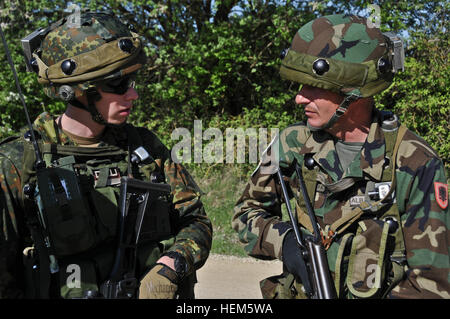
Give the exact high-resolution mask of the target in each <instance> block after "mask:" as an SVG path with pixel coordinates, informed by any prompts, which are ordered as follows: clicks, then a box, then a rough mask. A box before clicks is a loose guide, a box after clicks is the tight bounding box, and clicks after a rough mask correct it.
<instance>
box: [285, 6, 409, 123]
mask: <svg viewBox="0 0 450 319" xmlns="http://www.w3.org/2000/svg"><path fill="white" fill-rule="evenodd" d="M403 60H404V51H403V43H402V41H401V39H400V38H399V37H397V36H396V35H395V34H394V33H391V32H388V33H382V32H381V31H380V30H379V29H378V28H376V27H375V26H374V24H373V23H371V21H370V20H368V19H365V18H362V17H358V16H355V15H345V14H337V15H329V16H323V17H320V18H317V19H315V20H312V21H310V22H308V23H307V24H305V25H304V26H303V27H301V28H300V29H299V30H298V31H297V33H296V34H295V36H294V39H293V40H292V43H291V46H290V48H289V49H287V50H285V51H284V52H283V54H282V63H281V67H280V75H281V77H282V78H284V79H287V80H291V81H294V82H297V83H301V84H306V85H311V86H314V87H318V88H322V89H326V90H330V91H333V92H336V93H339V94H342V95H343V96H344V97H345V98H344V100H343V102H342V103H341V105H339V107H338V109H337V110H336V113H335V114H334V116H333V117H332V118H331V119H330V121H329V122H328V123H327V124H326V125H325V126H323V127H321V128H317V129H323V128H329V127H331V126H332V125H333V124H334V123H335V122H336V120H337V119H338V118H339V117H340V116H342V115H343V114H344V113H345V111H346V110H347V108H348V106H349V105H350V103H351V102H352V101H355V100H356V99H358V98H363V97H370V96H373V95H375V94H377V93H379V92H381V91H383V90H385V89H386V88H388V87H389V86H390V84H391V83H392V79H393V76H394V74H395V73H396V72H397V71H398V70H403Z"/></svg>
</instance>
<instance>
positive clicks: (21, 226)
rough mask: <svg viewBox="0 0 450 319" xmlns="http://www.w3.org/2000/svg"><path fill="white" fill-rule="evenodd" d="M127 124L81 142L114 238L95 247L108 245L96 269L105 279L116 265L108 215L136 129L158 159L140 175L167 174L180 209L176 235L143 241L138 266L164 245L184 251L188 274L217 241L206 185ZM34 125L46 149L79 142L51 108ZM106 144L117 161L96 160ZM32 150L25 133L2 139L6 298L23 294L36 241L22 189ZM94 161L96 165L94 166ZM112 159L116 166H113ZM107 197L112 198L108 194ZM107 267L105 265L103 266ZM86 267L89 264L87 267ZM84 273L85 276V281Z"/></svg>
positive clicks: (0, 259)
mask: <svg viewBox="0 0 450 319" xmlns="http://www.w3.org/2000/svg"><path fill="white" fill-rule="evenodd" d="M126 126H127V128H128V129H125V128H120V129H117V128H107V129H106V131H105V133H104V134H103V136H102V138H101V141H100V144H99V145H98V146H97V147H96V148H95V149H94V150H92V148H91V150H87V148H86V147H80V148H79V149H80V150H82V149H84V151H85V152H90V153H89V154H92V156H91V157H92V160H90V161H87V162H86V163H88V164H89V165H91V166H89V165H87V166H86V167H84V168H82V169H84V171H83V172H89V173H93V172H94V171H95V169H94V168H96V167H97V168H98V170H96V171H95V172H96V173H95V174H94V175H95V176H87V178H86V180H92V181H93V180H95V187H93V189H92V191H91V193H92V194H96V193H97V191H98V194H97V195H95V196H92V197H90V199H89V200H87V201H89V202H90V205H91V204H92V205H93V206H95V207H96V211H97V213H96V214H98V215H100V219H101V220H102V223H103V226H102V231H101V236H103V237H102V238H109V239H110V241H109V242H107V244H106V246H101V245H100V246H101V247H103V248H102V249H99V248H98V247H97V246H98V245H97V246H96V247H97V248H95V249H96V250H95V249H94V251H97V252H99V250H103V251H102V253H99V254H98V255H99V256H100V255H101V254H103V255H105V256H106V257H104V256H103V257H99V258H98V259H95V258H97V256H96V257H92V259H95V263H96V265H95V267H94V268H95V271H94V272H96V273H97V275H98V274H99V273H102V272H103V274H100V275H99V277H102V278H101V279H100V280H104V279H105V275H107V274H108V273H109V271H110V269H111V265H109V266H108V265H106V266H105V264H108V263H110V262H111V261H112V259H111V258H112V257H111V256H113V255H114V253H115V249H116V248H115V245H114V244H112V243H114V241H111V238H113V237H114V236H115V235H114V230H115V229H116V228H117V219H116V218H115V217H113V216H112V215H111V216H109V215H110V213H112V212H114V211H116V208H115V206H114V205H117V204H114V205H113V204H112V202H111V201H115V200H116V199H115V197H117V190H116V189H117V181H118V176H126V175H127V168H128V166H127V162H126V160H125V159H124V158H125V157H126V154H127V146H128V144H129V143H130V142H129V141H130V140H131V139H129V138H128V134H129V133H127V132H130V131H132V132H135V134H137V135H136V136H137V138H133V139H134V141H135V142H136V139H140V140H141V141H142V143H143V146H144V147H145V149H146V150H147V151H148V153H149V154H150V155H151V156H152V157H153V159H154V161H152V162H151V163H150V164H146V165H143V166H142V167H139V171H138V172H134V175H135V178H140V179H143V180H149V181H153V179H154V178H155V176H156V177H157V179H158V180H159V182H160V181H161V180H162V181H163V182H166V183H167V184H168V185H170V186H171V195H172V203H173V207H174V208H175V211H176V212H177V218H176V223H177V224H176V225H173V226H174V227H173V228H172V229H174V232H175V233H174V236H172V237H171V238H169V239H166V240H164V241H163V242H159V243H156V244H146V246H145V245H144V246H142V247H143V251H144V252H145V255H142V256H141V255H139V256H138V259H139V258H141V259H142V260H139V261H138V263H139V269H140V271H141V272H142V273H141V275H142V274H145V272H146V269H147V271H148V268H149V267H151V263H154V262H155V261H156V259H158V257H159V255H160V254H161V253H163V252H164V251H177V252H179V253H181V254H182V255H183V256H184V257H185V259H186V261H187V264H188V274H192V273H194V272H195V271H196V270H197V269H199V268H200V267H201V266H203V264H204V263H205V261H206V259H207V257H208V255H209V251H210V248H211V241H212V226H211V222H210V220H209V218H208V217H207V215H206V213H205V210H204V207H203V205H202V202H201V200H200V196H201V191H200V189H199V187H198V186H197V184H196V183H195V181H194V180H193V179H192V177H191V176H190V175H189V173H188V172H187V170H186V169H185V168H184V167H183V166H182V165H180V164H177V163H175V162H174V161H172V159H171V154H170V151H169V150H168V149H167V148H166V147H165V146H164V145H163V144H162V143H161V142H160V141H159V139H158V138H157V137H156V136H155V135H154V134H153V133H152V132H150V131H149V130H147V129H143V128H136V127H133V128H132V127H131V125H129V124H127V125H126ZM34 128H35V130H36V132H37V135H38V137H39V138H38V140H39V143H42V148H43V149H44V150H45V149H47V150H49V149H51V148H52V147H47V148H46V145H47V146H50V145H60V146H63V147H67V148H66V149H65V150H74V152H76V150H77V149H78V148H77V145H75V143H74V142H73V141H72V140H70V139H69V137H68V136H66V135H65V134H64V133H63V132H62V131H61V130H59V129H58V128H57V125H56V124H55V118H54V117H52V116H50V115H49V114H47V113H43V114H41V115H40V116H39V117H38V118H37V119H36V120H35V122H34ZM131 128H132V130H131ZM58 147H59V146H58ZM27 150H28V152H27ZM105 150H108V151H111V152H113V153H114V154H115V155H114V156H111V158H112V160H111V161H109V162H111V163H112V164H111V163H110V164H105V163H106V162H108V161H105V158H104V157H103V159H102V160H99V161H97V162H96V161H95V157H96V155H95V154H96V152H97V151H98V152H99V154H100V152H105ZM24 153H25V154H28V155H26V157H28V158H25V159H23V157H24V155H23V154H24ZM30 154H31V155H30ZM32 154H33V151H32V146H31V143H30V142H27V141H25V140H24V139H23V137H20V138H17V139H15V140H12V141H9V142H7V143H3V144H2V145H0V168H1V171H0V186H1V187H0V225H1V227H2V229H1V231H0V249H1V250H0V297H1V298H16V297H23V296H24V287H25V278H24V273H25V272H24V265H23V263H22V258H23V256H22V255H23V254H22V252H23V250H24V249H26V248H27V247H31V246H32V244H33V243H32V240H31V238H30V234H29V231H28V229H27V227H26V225H25V223H26V220H25V218H24V217H25V214H24V205H23V204H24V201H23V200H22V198H23V194H22V189H23V186H24V185H25V184H26V183H28V182H29V181H32V180H33V179H34V178H35V176H34V169H33V167H32V164H33V163H34V158H33V157H32ZM47 155H48V154H47ZM85 155H86V154H85ZM44 156H45V155H44ZM52 156H53V155H52ZM30 157H31V158H30ZM109 162H108V163H109ZM92 165H94V166H95V165H97V166H95V167H94V166H92ZM108 165H109V166H111V165H115V166H114V167H113V168H111V167H109V166H108ZM82 166H83V165H82ZM102 171H103V172H104V171H106V175H105V176H104V178H101V175H102ZM87 175H89V174H87ZM91 175H92V174H91ZM136 176H139V177H136ZM100 184H103V185H100ZM113 186H114V187H113ZM111 189H113V191H111ZM114 194H116V195H114ZM105 198H107V199H108V198H109V200H107V199H105ZM25 203H26V200H25ZM27 213H30V212H27ZM34 213H35V212H34ZM144 221H145V220H144ZM144 224H145V222H144ZM143 227H144V226H143ZM81 240H82V239H81V237H80V241H81ZM106 247H110V248H106ZM106 251H108V252H106ZM138 253H139V252H138ZM83 254H86V253H83ZM94 254H95V253H94ZM107 255H108V256H107ZM69 257H70V256H69ZM63 260H64V259H63ZM70 262H71V263H76V264H77V263H78V260H73V259H72V260H71V261H70ZM61 265H64V262H63V261H61V264H60V266H61ZM80 265H84V264H83V262H80ZM89 267H90V266H89ZM102 267H103V268H104V270H101V269H102ZM94 268H93V269H94ZM60 269H61V267H60ZM82 271H83V269H82ZM87 272H88V271H87V270H86V271H85V273H87ZM60 273H63V271H60ZM83 279H84V278H83V277H82V281H83ZM63 280H65V279H64V278H63V279H61V280H60V281H61V282H63ZM86 281H87V282H86V283H84V282H82V283H81V286H82V287H81V288H82V289H96V287H94V288H93V286H95V285H96V283H95V279H92V278H91V277H89V278H87V279H86ZM61 295H62V296H63V297H67V298H71V297H80V295H79V293H78V292H76V291H75V292H74V291H73V289H69V288H68V287H65V286H64V285H61ZM81 296H82V295H81Z"/></svg>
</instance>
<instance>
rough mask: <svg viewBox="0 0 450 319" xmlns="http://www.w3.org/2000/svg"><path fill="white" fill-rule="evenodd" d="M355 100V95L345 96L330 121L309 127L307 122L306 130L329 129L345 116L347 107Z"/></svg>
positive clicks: (357, 97) (356, 97)
mask: <svg viewBox="0 0 450 319" xmlns="http://www.w3.org/2000/svg"><path fill="white" fill-rule="evenodd" d="M357 99H359V96H357V95H354V94H352V95H347V96H346V97H345V98H344V100H343V101H342V102H341V104H339V106H338V108H337V109H336V111H335V112H334V114H333V116H332V117H331V118H330V120H329V121H328V122H327V123H325V124H324V125H322V126H319V127H317V126H311V125H310V124H309V122H306V125H307V126H308V128H309V129H310V130H311V131H313V132H316V131H320V130H325V129H328V128H331V127H332V126H333V125H334V124H335V123H336V122H337V120H338V119H339V118H340V117H341V116H342V115H344V114H345V112H347V109H348V107H349V106H350V104H351V103H352V102H354V101H356V100H357Z"/></svg>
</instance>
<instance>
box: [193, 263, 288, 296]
mask: <svg viewBox="0 0 450 319" xmlns="http://www.w3.org/2000/svg"><path fill="white" fill-rule="evenodd" d="M281 272H282V264H281V262H280V261H278V260H273V261H265V260H258V259H255V258H242V257H235V256H225V255H210V256H209V258H208V260H207V261H206V263H205V265H204V266H203V267H202V268H200V270H199V271H198V272H197V280H198V283H197V285H196V286H195V297H196V298H197V299H261V298H262V296H261V291H260V289H259V282H260V281H261V280H262V279H264V278H267V277H269V276H273V275H278V274H280V273H281Z"/></svg>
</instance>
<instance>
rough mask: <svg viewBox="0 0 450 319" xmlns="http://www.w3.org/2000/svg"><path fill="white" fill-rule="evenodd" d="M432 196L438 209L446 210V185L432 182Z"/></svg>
mask: <svg viewBox="0 0 450 319" xmlns="http://www.w3.org/2000/svg"><path fill="white" fill-rule="evenodd" d="M434 194H435V196H436V202H437V203H438V204H439V207H441V208H442V209H446V208H447V206H448V185H447V184H444V183H439V182H434Z"/></svg>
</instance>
